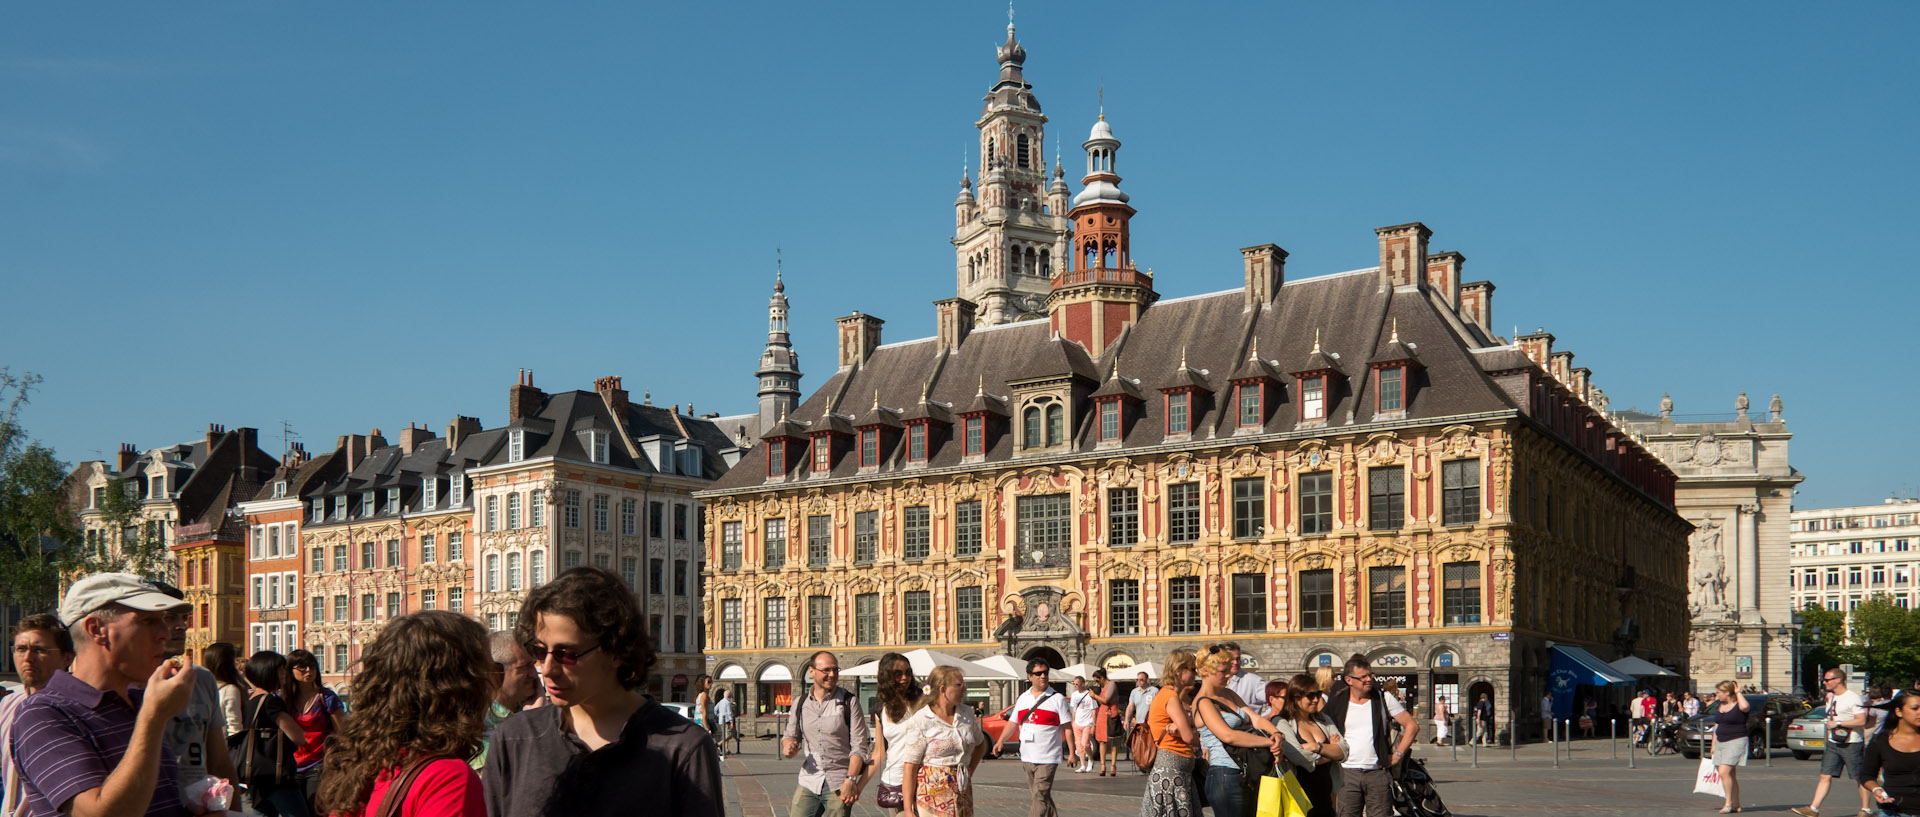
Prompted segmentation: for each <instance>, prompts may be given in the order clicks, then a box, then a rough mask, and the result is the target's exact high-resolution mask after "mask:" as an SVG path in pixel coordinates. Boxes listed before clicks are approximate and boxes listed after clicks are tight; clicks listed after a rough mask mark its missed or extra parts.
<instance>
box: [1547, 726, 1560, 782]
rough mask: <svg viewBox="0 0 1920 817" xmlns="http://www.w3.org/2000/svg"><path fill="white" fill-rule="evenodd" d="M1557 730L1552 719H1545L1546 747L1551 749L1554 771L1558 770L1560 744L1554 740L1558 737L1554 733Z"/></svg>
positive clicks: (1557, 727)
mask: <svg viewBox="0 0 1920 817" xmlns="http://www.w3.org/2000/svg"><path fill="white" fill-rule="evenodd" d="M1559 728H1560V727H1559V725H1557V724H1555V723H1554V721H1553V719H1552V718H1548V719H1547V746H1548V747H1550V748H1552V749H1553V767H1554V768H1556V769H1558V768H1560V742H1559V741H1557V740H1555V738H1556V737H1558V735H1555V734H1554V732H1555V731H1556V730H1558V729H1559Z"/></svg>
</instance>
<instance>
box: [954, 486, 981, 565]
mask: <svg viewBox="0 0 1920 817" xmlns="http://www.w3.org/2000/svg"><path fill="white" fill-rule="evenodd" d="M982 535H983V531H982V529H981V522H980V500H978V499H969V500H967V501H965V502H956V503H954V506H953V555H955V556H978V555H980V540H981V538H982Z"/></svg>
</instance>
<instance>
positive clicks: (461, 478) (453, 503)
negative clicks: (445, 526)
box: [447, 471, 467, 508]
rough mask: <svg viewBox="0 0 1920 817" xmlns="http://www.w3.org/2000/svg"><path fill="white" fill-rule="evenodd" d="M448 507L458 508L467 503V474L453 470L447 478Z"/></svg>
mask: <svg viewBox="0 0 1920 817" xmlns="http://www.w3.org/2000/svg"><path fill="white" fill-rule="evenodd" d="M447 503H448V507H452V508H458V507H460V506H462V505H465V504H467V475H466V474H464V473H461V472H459V471H455V472H454V473H453V474H452V476H449V477H448V478H447Z"/></svg>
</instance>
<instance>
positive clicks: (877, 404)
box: [873, 389, 880, 411]
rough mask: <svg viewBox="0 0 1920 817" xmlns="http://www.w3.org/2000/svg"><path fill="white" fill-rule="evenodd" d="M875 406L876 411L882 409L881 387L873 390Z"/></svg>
mask: <svg viewBox="0 0 1920 817" xmlns="http://www.w3.org/2000/svg"><path fill="white" fill-rule="evenodd" d="M873 408H874V410H875V411H878V410H879V409H880V390H879V389H874V390H873Z"/></svg>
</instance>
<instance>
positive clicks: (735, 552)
mask: <svg viewBox="0 0 1920 817" xmlns="http://www.w3.org/2000/svg"><path fill="white" fill-rule="evenodd" d="M740 536H741V534H740V523H739V522H722V523H720V569H721V570H739V569H740Z"/></svg>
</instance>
